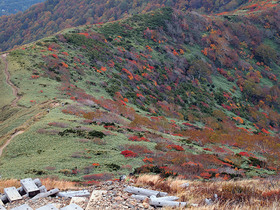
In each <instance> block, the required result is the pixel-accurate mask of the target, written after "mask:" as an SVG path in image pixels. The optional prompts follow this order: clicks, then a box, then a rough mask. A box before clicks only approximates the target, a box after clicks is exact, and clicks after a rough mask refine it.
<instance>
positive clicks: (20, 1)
mask: <svg viewBox="0 0 280 210" xmlns="http://www.w3.org/2000/svg"><path fill="white" fill-rule="evenodd" d="M43 1H44V0H9V1H1V2H0V16H3V15H10V14H15V13H17V12H19V11H24V10H27V9H28V8H29V7H30V6H32V5H34V4H36V3H40V2H43Z"/></svg>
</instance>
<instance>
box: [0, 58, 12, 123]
mask: <svg viewBox="0 0 280 210" xmlns="http://www.w3.org/2000/svg"><path fill="white" fill-rule="evenodd" d="M0 69H1V71H0V98H1V100H0V109H1V108H2V107H4V106H6V105H9V104H10V103H11V102H12V101H13V100H14V99H15V97H14V95H13V91H12V88H11V87H10V86H9V85H8V84H7V83H6V76H5V73H4V69H5V64H4V62H3V61H2V58H0ZM0 121H1V120H0Z"/></svg>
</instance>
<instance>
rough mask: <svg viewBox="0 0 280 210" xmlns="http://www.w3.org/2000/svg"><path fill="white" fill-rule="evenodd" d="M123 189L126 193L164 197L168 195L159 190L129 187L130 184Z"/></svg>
mask: <svg viewBox="0 0 280 210" xmlns="http://www.w3.org/2000/svg"><path fill="white" fill-rule="evenodd" d="M124 190H125V191H126V192H128V193H132V194H136V195H146V196H151V195H155V196H156V197H164V196H167V195H168V193H166V192H160V191H155V190H147V189H144V188H139V187H131V186H128V187H127V188H125V189H124Z"/></svg>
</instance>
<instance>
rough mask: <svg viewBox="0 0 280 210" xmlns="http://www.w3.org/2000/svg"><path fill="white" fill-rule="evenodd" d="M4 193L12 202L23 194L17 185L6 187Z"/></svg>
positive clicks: (19, 198)
mask: <svg viewBox="0 0 280 210" xmlns="http://www.w3.org/2000/svg"><path fill="white" fill-rule="evenodd" d="M4 193H5V195H6V196H7V198H8V200H9V201H10V202H12V201H17V200H21V199H22V197H21V195H20V194H19V192H18V191H17V189H16V188H15V187H9V188H5V189H4Z"/></svg>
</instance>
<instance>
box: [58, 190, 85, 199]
mask: <svg viewBox="0 0 280 210" xmlns="http://www.w3.org/2000/svg"><path fill="white" fill-rule="evenodd" d="M57 196H58V197H66V198H72V197H89V196H90V193H89V191H88V190H79V191H67V192H59V193H57Z"/></svg>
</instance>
